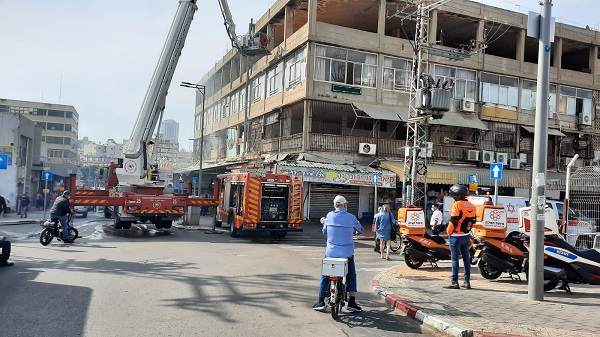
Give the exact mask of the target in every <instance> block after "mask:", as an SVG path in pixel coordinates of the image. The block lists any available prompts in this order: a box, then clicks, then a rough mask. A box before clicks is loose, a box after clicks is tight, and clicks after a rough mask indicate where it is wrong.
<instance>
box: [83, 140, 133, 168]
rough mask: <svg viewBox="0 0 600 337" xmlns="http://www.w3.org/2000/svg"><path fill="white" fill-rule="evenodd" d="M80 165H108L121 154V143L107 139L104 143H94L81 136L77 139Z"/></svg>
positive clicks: (115, 160)
mask: <svg viewBox="0 0 600 337" xmlns="http://www.w3.org/2000/svg"><path fill="white" fill-rule="evenodd" d="M78 150H79V160H80V165H108V164H110V163H111V162H115V163H116V162H117V161H118V159H119V158H122V156H123V144H119V143H117V142H115V141H114V140H113V139H108V140H107V141H106V143H105V144H101V143H96V142H94V141H91V140H89V138H88V137H83V139H81V140H79V147H78Z"/></svg>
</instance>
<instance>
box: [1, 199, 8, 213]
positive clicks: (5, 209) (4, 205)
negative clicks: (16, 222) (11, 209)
mask: <svg viewBox="0 0 600 337" xmlns="http://www.w3.org/2000/svg"><path fill="white" fill-rule="evenodd" d="M6 213H8V210H7V207H6V200H4V197H3V196H1V195H0V215H1V216H2V217H3V218H5V217H6Z"/></svg>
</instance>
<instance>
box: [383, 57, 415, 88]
mask: <svg viewBox="0 0 600 337" xmlns="http://www.w3.org/2000/svg"><path fill="white" fill-rule="evenodd" d="M411 69H412V61H409V60H403V59H398V58H394V57H387V56H386V57H384V58H383V89H385V90H393V91H402V92H410V87H411V80H412V70H411Z"/></svg>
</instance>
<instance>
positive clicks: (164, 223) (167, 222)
mask: <svg viewBox="0 0 600 337" xmlns="http://www.w3.org/2000/svg"><path fill="white" fill-rule="evenodd" d="M171 226H173V221H172V220H163V221H162V227H163V228H164V229H169V228H171Z"/></svg>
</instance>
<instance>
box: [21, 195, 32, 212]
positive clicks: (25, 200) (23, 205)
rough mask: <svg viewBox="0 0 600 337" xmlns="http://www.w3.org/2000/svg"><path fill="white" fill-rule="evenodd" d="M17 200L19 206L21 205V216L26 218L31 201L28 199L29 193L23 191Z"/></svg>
mask: <svg viewBox="0 0 600 337" xmlns="http://www.w3.org/2000/svg"><path fill="white" fill-rule="evenodd" d="M19 202H20V206H21V218H26V217H27V211H28V210H29V204H30V203H31V200H30V199H29V195H27V192H24V193H23V195H22V196H21V199H20V200H19Z"/></svg>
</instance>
